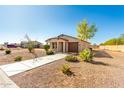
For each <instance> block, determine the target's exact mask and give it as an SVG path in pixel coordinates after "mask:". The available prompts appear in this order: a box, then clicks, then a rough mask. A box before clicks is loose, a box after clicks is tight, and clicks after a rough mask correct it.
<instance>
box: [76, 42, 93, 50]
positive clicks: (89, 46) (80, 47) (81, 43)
mask: <svg viewBox="0 0 124 93" xmlns="http://www.w3.org/2000/svg"><path fill="white" fill-rule="evenodd" d="M78 45H79V47H78V51H79V52H80V51H82V50H83V49H85V48H92V46H91V45H90V44H89V43H86V42H79V44H78Z"/></svg>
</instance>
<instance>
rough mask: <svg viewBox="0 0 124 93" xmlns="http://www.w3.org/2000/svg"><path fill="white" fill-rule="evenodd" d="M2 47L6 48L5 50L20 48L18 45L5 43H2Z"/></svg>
mask: <svg viewBox="0 0 124 93" xmlns="http://www.w3.org/2000/svg"><path fill="white" fill-rule="evenodd" d="M4 47H6V48H17V47H20V44H18V43H11V44H9V43H8V42H6V43H4Z"/></svg>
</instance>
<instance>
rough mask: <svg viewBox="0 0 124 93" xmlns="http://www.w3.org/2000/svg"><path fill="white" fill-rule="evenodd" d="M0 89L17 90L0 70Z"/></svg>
mask: <svg viewBox="0 0 124 93" xmlns="http://www.w3.org/2000/svg"><path fill="white" fill-rule="evenodd" d="M0 88H19V87H18V86H17V85H16V84H15V83H14V82H13V81H12V80H11V79H9V78H8V77H7V75H6V74H5V73H4V72H3V71H2V70H1V69H0Z"/></svg>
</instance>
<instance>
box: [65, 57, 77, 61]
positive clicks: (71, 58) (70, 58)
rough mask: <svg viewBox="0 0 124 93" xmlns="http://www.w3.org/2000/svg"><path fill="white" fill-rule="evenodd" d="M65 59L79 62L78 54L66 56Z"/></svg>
mask: <svg viewBox="0 0 124 93" xmlns="http://www.w3.org/2000/svg"><path fill="white" fill-rule="evenodd" d="M65 60H66V61H69V62H77V61H78V59H77V57H76V56H66V57H65Z"/></svg>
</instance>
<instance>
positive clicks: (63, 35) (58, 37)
mask: <svg viewBox="0 0 124 93" xmlns="http://www.w3.org/2000/svg"><path fill="white" fill-rule="evenodd" d="M64 37H69V38H73V39H76V40H79V39H78V38H76V37H73V36H69V35H65V34H60V35H58V36H57V37H53V38H49V39H47V40H46V42H47V41H48V40H51V39H63V40H66V41H68V40H67V39H66V38H64ZM79 41H81V40H79ZM83 42H86V43H89V42H87V41H83ZM89 44H90V43H89Z"/></svg>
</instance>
